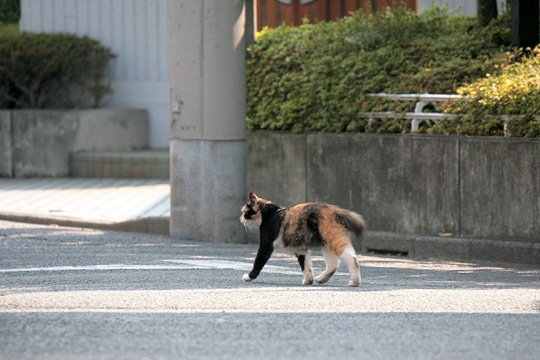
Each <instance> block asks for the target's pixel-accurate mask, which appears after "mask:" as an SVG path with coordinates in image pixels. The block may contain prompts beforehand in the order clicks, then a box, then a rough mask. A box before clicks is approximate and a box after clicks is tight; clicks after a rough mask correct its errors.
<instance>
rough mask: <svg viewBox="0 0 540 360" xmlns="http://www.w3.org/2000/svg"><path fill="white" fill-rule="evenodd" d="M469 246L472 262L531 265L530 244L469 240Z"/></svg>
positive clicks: (531, 244)
mask: <svg viewBox="0 0 540 360" xmlns="http://www.w3.org/2000/svg"><path fill="white" fill-rule="evenodd" d="M470 246H471V259H472V260H484V261H496V262H506V263H521V264H530V263H531V253H532V246H533V243H531V242H522V241H501V240H477V239H475V240H471V242H470Z"/></svg>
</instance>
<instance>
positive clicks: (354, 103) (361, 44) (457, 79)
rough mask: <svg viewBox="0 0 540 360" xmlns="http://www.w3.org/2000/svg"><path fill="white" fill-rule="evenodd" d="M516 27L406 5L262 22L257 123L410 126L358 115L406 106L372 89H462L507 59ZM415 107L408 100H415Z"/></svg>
mask: <svg viewBox="0 0 540 360" xmlns="http://www.w3.org/2000/svg"><path fill="white" fill-rule="evenodd" d="M509 29H510V26H509V21H508V18H505V17H501V18H500V19H498V20H497V21H494V22H492V23H491V24H490V25H489V26H487V27H485V28H478V27H476V20H475V18H470V17H463V16H453V15H449V14H447V13H444V12H441V11H439V10H433V11H426V12H424V13H423V14H421V15H418V14H416V13H415V12H413V11H410V10H407V9H405V8H399V9H395V10H389V11H387V12H381V13H376V14H370V15H365V14H362V13H361V12H356V13H354V14H352V16H349V17H346V18H344V19H342V20H340V21H337V22H322V23H319V24H305V25H302V26H300V27H287V26H282V27H278V28H276V29H272V30H268V29H266V30H264V31H263V32H262V33H261V34H260V36H259V38H258V41H257V42H256V43H255V44H254V45H252V46H251V47H250V49H249V57H248V59H247V65H246V66H247V67H246V69H247V94H248V97H247V115H248V120H247V122H248V127H249V128H251V129H280V130H292V131H296V132H307V131H380V132H407V131H408V126H404V124H405V123H404V122H403V121H398V120H396V121H385V122H384V123H381V124H380V126H379V127H376V128H372V129H367V121H366V120H364V119H359V117H358V114H359V113H361V112H366V111H377V110H383V109H384V110H397V111H399V110H405V109H404V106H410V104H409V105H407V104H403V103H398V102H387V101H386V102H385V101H381V100H377V99H373V98H369V97H365V96H364V95H365V94H368V93H377V92H387V93H428V92H429V93H455V92H456V90H457V89H458V88H459V87H460V86H461V85H463V84H464V83H467V82H470V81H474V80H475V79H478V78H480V77H482V76H484V75H485V74H486V73H490V72H493V71H494V70H495V68H496V66H500V64H501V63H503V62H504V61H505V59H504V57H503V56H502V54H503V53H504V51H506V50H508V49H509V48H508V44H509V32H510V30H509ZM409 111H410V109H409Z"/></svg>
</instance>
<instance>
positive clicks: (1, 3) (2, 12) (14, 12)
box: [0, 0, 21, 24]
mask: <svg viewBox="0 0 540 360" xmlns="http://www.w3.org/2000/svg"><path fill="white" fill-rule="evenodd" d="M20 17H21V1H20V0H0V24H1V23H5V24H10V23H16V22H18V21H19V18H20Z"/></svg>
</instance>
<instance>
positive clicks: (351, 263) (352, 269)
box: [339, 246, 361, 286]
mask: <svg viewBox="0 0 540 360" xmlns="http://www.w3.org/2000/svg"><path fill="white" fill-rule="evenodd" d="M339 259H340V260H341V261H342V262H344V263H345V264H347V267H348V268H349V274H350V276H351V280H350V281H349V286H358V285H360V281H361V278H360V266H358V259H357V258H356V252H355V251H354V248H353V247H352V246H350V247H347V248H345V249H344V250H343V252H342V253H341V255H339Z"/></svg>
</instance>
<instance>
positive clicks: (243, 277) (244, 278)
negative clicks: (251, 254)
mask: <svg viewBox="0 0 540 360" xmlns="http://www.w3.org/2000/svg"><path fill="white" fill-rule="evenodd" d="M242 280H244V281H245V282H250V281H251V280H253V279H252V278H250V277H249V274H244V276H242Z"/></svg>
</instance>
